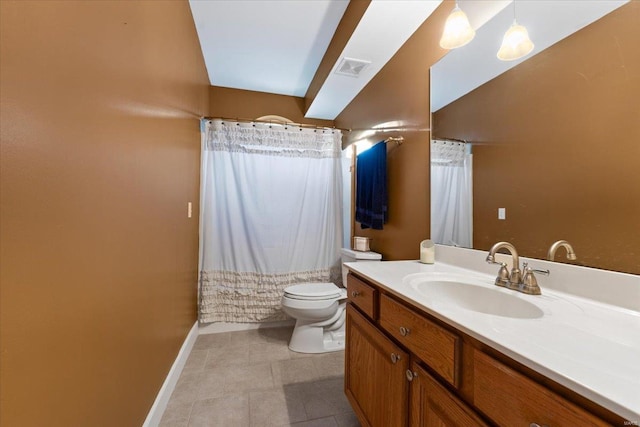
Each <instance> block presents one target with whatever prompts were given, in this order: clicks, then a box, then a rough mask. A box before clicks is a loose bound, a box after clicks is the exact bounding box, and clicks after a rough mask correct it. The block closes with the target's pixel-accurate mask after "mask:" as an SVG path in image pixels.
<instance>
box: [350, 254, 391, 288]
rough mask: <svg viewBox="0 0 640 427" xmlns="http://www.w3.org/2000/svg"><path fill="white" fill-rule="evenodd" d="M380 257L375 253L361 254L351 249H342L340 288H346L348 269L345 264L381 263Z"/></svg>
mask: <svg viewBox="0 0 640 427" xmlns="http://www.w3.org/2000/svg"><path fill="white" fill-rule="evenodd" d="M381 260H382V255H381V254H379V253H377V252H371V251H369V252H361V251H354V250H353V249H347V248H342V286H344V287H345V288H346V287H347V274H348V273H349V269H348V268H347V267H345V266H344V263H345V262H363V261H381Z"/></svg>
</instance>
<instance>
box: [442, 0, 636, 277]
mask: <svg viewBox="0 0 640 427" xmlns="http://www.w3.org/2000/svg"><path fill="white" fill-rule="evenodd" d="M639 40H640V2H631V3H629V4H627V5H625V6H623V7H621V8H620V9H618V10H616V11H614V12H613V13H611V14H609V15H607V16H605V17H603V18H602V19H600V20H599V21H597V22H596V23H594V24H592V25H590V26H588V27H586V28H585V29H583V30H581V31H579V32H577V33H575V34H574V35H572V36H571V37H569V38H567V39H565V40H563V41H561V42H559V43H557V44H556V45H554V46H553V47H551V48H549V49H547V50H545V51H544V52H542V53H540V54H538V55H536V56H534V57H532V58H531V59H529V60H528V61H526V62H524V63H522V64H520V65H518V66H517V67H515V68H513V69H512V70H510V71H508V72H507V73H505V74H503V75H501V76H499V77H498V78H496V79H494V80H492V81H490V82H488V83H486V84H485V85H483V86H481V87H480V88H478V89H476V90H475V91H473V92H471V93H470V94H468V95H467V96H465V97H463V98H461V99H459V100H458V101H456V102H454V103H452V104H450V105H449V106H447V107H444V108H443V109H441V110H440V111H438V112H437V113H435V114H434V135H436V136H440V137H453V138H460V139H465V140H468V141H472V142H474V145H473V151H474V160H473V161H474V166H473V167H474V173H473V180H474V206H473V209H474V247H476V248H478V249H484V250H486V249H489V247H490V246H491V245H492V244H493V243H495V242H496V241H500V240H507V241H510V242H512V243H514V244H515V246H516V247H517V248H518V251H519V252H520V253H523V254H525V255H527V256H532V257H536V258H544V257H546V252H547V250H548V248H549V246H550V245H551V243H553V242H554V241H556V240H558V239H567V240H568V241H569V242H571V244H572V245H573V247H574V249H575V250H576V253H577V254H578V257H579V259H578V263H581V264H583V265H588V266H594V267H599V268H605V269H611V270H618V271H624V272H630V273H636V274H640V261H638V260H639V259H640V252H639V251H640V249H639V248H640V233H638V219H639V218H640V143H639V141H640V104H639V103H638V95H639V94H640V49H638V41H639ZM498 207H506V209H507V220H505V221H499V220H498V219H497V208H498ZM559 255H560V256H559V257H558V259H560V260H561V259H564V256H565V253H564V250H561V251H560V253H559Z"/></svg>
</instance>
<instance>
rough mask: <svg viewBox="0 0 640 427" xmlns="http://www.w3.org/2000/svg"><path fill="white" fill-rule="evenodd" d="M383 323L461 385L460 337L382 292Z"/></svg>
mask: <svg viewBox="0 0 640 427" xmlns="http://www.w3.org/2000/svg"><path fill="white" fill-rule="evenodd" d="M380 326H382V327H383V328H384V329H385V330H386V331H387V332H389V333H390V334H391V335H393V336H394V337H395V338H396V339H397V340H398V341H399V342H400V343H402V344H403V345H404V346H405V347H406V348H408V349H409V350H410V351H411V352H412V353H413V354H415V355H416V356H417V357H418V358H419V359H420V360H422V361H423V362H425V363H426V364H427V365H429V366H430V367H431V368H432V369H433V370H434V371H435V372H437V373H438V375H440V376H441V377H442V378H444V379H445V380H446V381H448V382H449V383H451V384H452V385H454V386H456V387H457V386H458V381H459V376H460V375H459V373H458V358H459V353H460V350H459V338H458V336H456V335H455V334H452V333H451V332H449V331H447V330H446V329H444V328H442V327H440V326H438V325H436V324H435V323H434V322H432V321H430V320H428V319H427V318H425V317H424V316H422V315H421V314H418V313H416V312H415V311H413V310H411V309H409V308H407V307H405V306H404V305H402V304H400V303H398V302H396V301H394V300H392V299H391V298H389V297H387V296H386V295H380Z"/></svg>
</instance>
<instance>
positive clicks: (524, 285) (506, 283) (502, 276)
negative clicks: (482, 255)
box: [487, 242, 549, 295]
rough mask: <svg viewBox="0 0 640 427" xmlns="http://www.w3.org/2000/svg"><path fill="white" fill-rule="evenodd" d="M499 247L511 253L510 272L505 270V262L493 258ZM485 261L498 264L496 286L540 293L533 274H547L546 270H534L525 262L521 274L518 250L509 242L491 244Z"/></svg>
mask: <svg viewBox="0 0 640 427" xmlns="http://www.w3.org/2000/svg"><path fill="white" fill-rule="evenodd" d="M500 249H506V250H508V251H509V253H510V254H511V259H512V264H513V266H512V268H511V273H509V271H508V270H507V264H506V263H504V262H502V263H499V262H496V260H495V255H496V252H498V251H499V250H500ZM487 262H488V263H490V264H500V271H498V277H496V281H495V284H496V285H497V286H503V287H505V288H509V289H513V290H516V291H518V292H523V293H525V294H529V295H540V294H541V293H542V292H541V291H540V287H539V286H538V281H537V280H536V278H535V276H534V275H533V273H534V271H535V272H539V273H543V274H547V275H548V274H549V271H548V270H546V271H543V270H534V269H532V268H531V267H529V266H528V265H527V263H525V264H524V267H523V268H524V270H525V274H524V276H523V275H522V272H521V271H520V258H519V257H518V251H516V248H515V246H513V245H512V244H511V243H509V242H498V243H496V244H495V245H493V246H492V247H491V249H490V250H489V255H487Z"/></svg>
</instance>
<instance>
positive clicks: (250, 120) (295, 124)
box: [203, 117, 351, 132]
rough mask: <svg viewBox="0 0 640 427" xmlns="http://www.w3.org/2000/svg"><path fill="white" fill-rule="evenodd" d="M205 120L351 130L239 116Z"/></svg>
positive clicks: (205, 118)
mask: <svg viewBox="0 0 640 427" xmlns="http://www.w3.org/2000/svg"><path fill="white" fill-rule="evenodd" d="M203 119H204V120H222V121H225V120H226V121H234V122H240V123H265V124H274V125H282V126H295V127H300V128H311V129H322V130H339V131H342V132H351V129H342V128H337V127H329V126H318V125H310V124H306V123H295V122H281V121H278V120H258V119H243V118H238V117H234V118H231V117H203Z"/></svg>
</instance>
